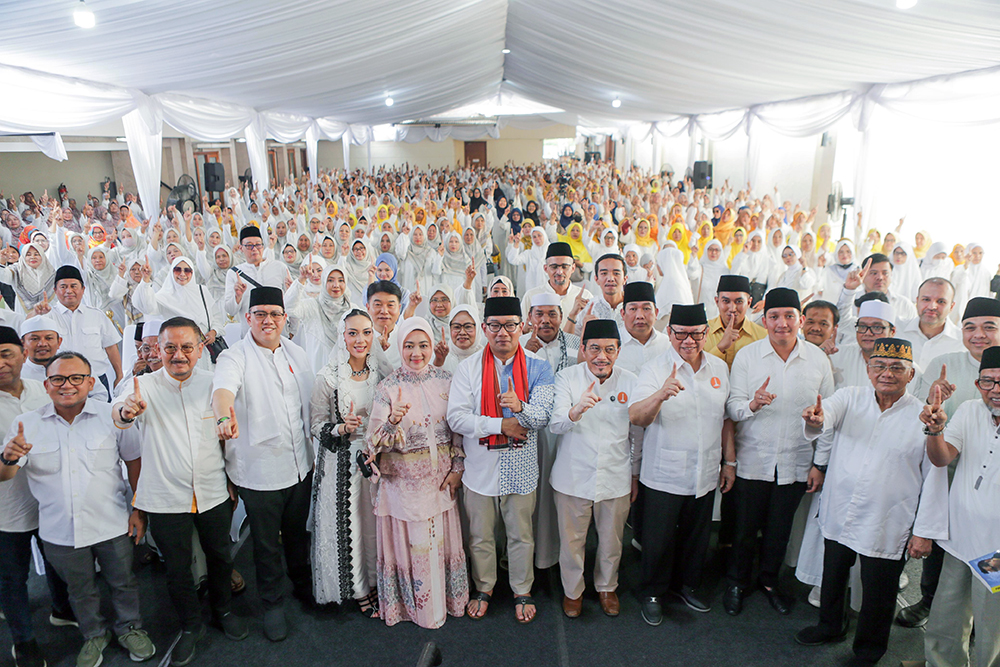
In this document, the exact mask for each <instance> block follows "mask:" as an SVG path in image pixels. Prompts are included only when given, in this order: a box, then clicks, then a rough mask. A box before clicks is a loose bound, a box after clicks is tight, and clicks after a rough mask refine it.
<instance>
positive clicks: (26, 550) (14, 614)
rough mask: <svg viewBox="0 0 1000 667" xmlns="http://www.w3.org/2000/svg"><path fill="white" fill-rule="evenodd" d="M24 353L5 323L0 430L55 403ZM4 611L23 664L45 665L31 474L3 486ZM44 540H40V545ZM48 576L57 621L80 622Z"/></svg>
mask: <svg viewBox="0 0 1000 667" xmlns="http://www.w3.org/2000/svg"><path fill="white" fill-rule="evenodd" d="M24 363H25V357H24V351H23V349H22V346H21V341H20V339H19V338H18V337H17V332H16V331H14V330H13V329H11V328H9V327H0V429H2V430H3V432H4V433H6V432H7V431H8V430H9V429H10V427H11V424H12V423H13V421H14V419H15V418H17V416H18V415H20V414H23V413H25V412H28V411H31V410H34V409H36V408H40V407H42V406H43V405H45V404H46V403H48V402H49V396H48V394H46V393H45V387H43V386H42V383H41V382H39V381H37V380H29V379H26V378H24V377H22V375H21V368H22V367H23V366H22V364H24ZM0 507H2V508H3V512H2V513H0V610H2V611H3V613H4V616H6V617H7V627H8V628H9V629H10V634H11V639H12V640H13V642H14V646H13V654H14V662H15V664H17V665H18V667H29V666H30V667H41V666H42V665H43V664H44V662H45V661H44V658H43V657H42V655H41V651H40V650H39V648H38V642H36V641H35V634H34V628H33V627H32V623H31V607H30V605H29V604H28V574H29V572H30V570H31V538H32V537H37V535H38V501H37V500H35V497H34V496H32V495H31V491H30V490H29V489H28V476H27V475H16V476H15V477H14V479H13V480H12V481H11V482H9V483H7V484H0ZM39 544H40V543H39ZM45 577H46V580H47V583H48V587H49V594H50V595H51V597H52V614H51V615H50V616H49V622H50V623H52V625H57V626H61V625H76V619H75V617H74V616H73V610H72V609H71V608H70V604H69V594H68V592H67V590H66V583H65V582H64V581H63V580H62V579H60V578H59V575H57V574H56V572H55V568H53V567H52V566H51V565H48V564H46V567H45Z"/></svg>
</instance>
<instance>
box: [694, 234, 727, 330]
mask: <svg viewBox="0 0 1000 667" xmlns="http://www.w3.org/2000/svg"><path fill="white" fill-rule="evenodd" d="M712 246H715V247H717V248H718V249H719V259H716V260H711V259H709V258H708V249H709V248H711V247H712ZM724 250H725V249H724V248H723V247H722V242H720V241H719V240H718V239H712V240H711V241H709V242H708V243H707V244H705V252H704V253H702V255H701V259H699V260H698V263H699V264H701V281H700V283H699V290H698V294H694V295H692V296H693V297H694V299H696V303H704V304H705V306H706V308H708V305H709V304H712V306H715V300H714V299H713V298H712V297H713V296H715V293H716V290H717V289H718V287H719V278H720V277H721V276H724V275H726V274H728V273H729V267H728V266H726V253H725V252H724ZM716 311H718V308H716ZM712 317H715V316H714V315H713V316H712ZM709 319H711V318H709Z"/></svg>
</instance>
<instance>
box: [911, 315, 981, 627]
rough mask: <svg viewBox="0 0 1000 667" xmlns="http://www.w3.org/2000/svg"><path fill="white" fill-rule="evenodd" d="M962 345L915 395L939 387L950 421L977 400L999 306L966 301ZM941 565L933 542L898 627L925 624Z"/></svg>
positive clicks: (929, 371)
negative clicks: (982, 365)
mask: <svg viewBox="0 0 1000 667" xmlns="http://www.w3.org/2000/svg"><path fill="white" fill-rule="evenodd" d="M962 344H963V346H964V348H965V349H963V350H962V351H961V352H949V353H947V354H943V355H941V356H939V357H935V358H934V359H933V360H932V361H931V362H930V363H929V364H928V366H927V368H926V369H925V372H924V374H923V375H922V376H921V378H920V381H919V383H918V384H917V390H916V392H915V394H916V396H917V397H918V398H920V399H921V400H924V401H927V402H930V401H931V400H932V399H933V395H932V392H933V390H934V388H935V387H938V388H939V389H940V391H941V401H942V405H943V406H944V411H945V413H946V414H947V415H948V416H949V418H950V417H952V416H954V414H955V411H956V410H957V409H958V406H960V405H962V404H963V403H965V402H966V401H970V400H973V399H975V400H979V393H978V392H977V391H976V379H977V378H978V377H979V366H980V362H981V361H982V358H983V353H984V352H985V351H986V350H987V349H988V348H990V347H993V346H996V345H1000V302H998V301H997V300H996V299H988V298H986V297H975V298H973V299H970V300H969V303H968V304H967V305H966V307H965V312H964V313H963V314H962ZM951 473H954V466H950V468H949V474H951ZM943 563H944V550H943V549H942V548H941V546H940V545H939V544H938V543H937V542H935V543H934V547H933V549H932V550H931V555H930V556H929V557H928V558H927V559H926V560H925V561H924V562H923V567H922V569H921V573H920V593H921V598H920V600H918V601H917V602H916V603H915V604H912V605H910V606H909V607H906V608H904V609H901V610H900V612H899V615H898V616H897V617H896V620H897V622H898V623H899V624H900V625H902V626H904V627H908V628H914V627H920V626H922V625H924V624H925V623H926V622H927V616H928V614H929V613H930V610H931V602H933V600H934V591H935V589H936V588H937V581H938V577H939V575H940V573H941V566H942V564H943Z"/></svg>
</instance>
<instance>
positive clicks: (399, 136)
mask: <svg viewBox="0 0 1000 667" xmlns="http://www.w3.org/2000/svg"><path fill="white" fill-rule="evenodd" d="M500 128H501V124H500V123H496V124H493V125H440V126H433V125H397V126H396V141H405V142H406V143H408V144H415V143H417V142H418V141H423V140H424V139H430V140H431V141H435V142H442V141H444V140H445V139H457V140H459V141H474V140H476V139H482V138H484V137H489V138H491V139H499V138H500Z"/></svg>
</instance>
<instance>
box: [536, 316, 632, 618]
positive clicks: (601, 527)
mask: <svg viewBox="0 0 1000 667" xmlns="http://www.w3.org/2000/svg"><path fill="white" fill-rule="evenodd" d="M619 344H620V339H619V337H618V325H617V324H616V323H615V322H614V320H590V321H589V322H587V324H586V326H585V328H584V331H583V359H584V363H581V364H577V365H576V366H572V367H570V368H567V369H565V370H563V371H561V372H560V373H559V374H557V375H556V383H555V402H554V404H553V408H552V419H551V420H549V430H550V431H551V432H552V433H553V434H554V435H556V436H558V446H557V448H556V451H557V454H556V458H555V463H554V464H553V465H552V476H551V480H552V488H553V490H554V491H555V504H556V513H557V514H558V516H559V573H560V576H561V577H562V585H563V591H564V595H563V613H564V614H566V616H568V617H570V618H576V617H577V616H579V615H580V612H581V610H582V608H583V590H584V583H583V565H584V563H583V561H584V555H585V550H586V543H587V530H588V529H589V527H590V522H591V518H593V520H594V527H595V529H596V531H597V561H596V565H595V569H594V588H596V589H597V594H598V597H599V598H600V602H601V609H602V610H603V611H604V613H605V614H607V615H608V616H617V615H618V613H619V611H620V609H621V607H620V603H619V601H618V594H617V593H616V592H615V591H616V589H617V588H618V564H619V563H620V562H621V556H622V533H623V531H624V530H625V518H626V517H627V516H628V510H629V492H630V474H629V471H630V459H631V446H630V443H629V420H628V400H629V397H630V396H631V395H632V391H633V387H634V386H635V382H636V377H635V375H634V374H633V373H631V372H629V371H626V370H623V369H621V368H616V367H615V360H616V359H617V357H618V349H619Z"/></svg>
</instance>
